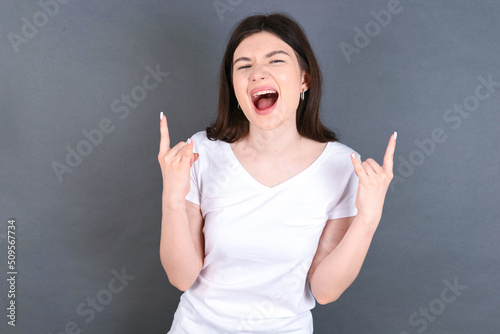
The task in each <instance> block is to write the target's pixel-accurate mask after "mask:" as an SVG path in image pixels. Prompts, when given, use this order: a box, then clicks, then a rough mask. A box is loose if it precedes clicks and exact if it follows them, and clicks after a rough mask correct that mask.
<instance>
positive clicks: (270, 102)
mask: <svg viewBox="0 0 500 334" xmlns="http://www.w3.org/2000/svg"><path fill="white" fill-rule="evenodd" d="M278 96H279V94H278V92H277V91H275V90H262V91H260V92H256V93H255V94H253V95H252V103H253V105H254V106H255V108H256V109H257V110H258V111H264V110H266V109H269V108H271V107H272V106H274V105H275V104H276V101H277V100H278Z"/></svg>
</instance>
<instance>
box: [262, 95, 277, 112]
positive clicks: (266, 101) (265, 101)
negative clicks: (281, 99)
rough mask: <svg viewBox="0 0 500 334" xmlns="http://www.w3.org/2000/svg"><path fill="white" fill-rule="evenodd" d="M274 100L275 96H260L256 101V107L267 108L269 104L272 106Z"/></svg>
mask: <svg viewBox="0 0 500 334" xmlns="http://www.w3.org/2000/svg"><path fill="white" fill-rule="evenodd" d="M275 101H276V99H275V98H272V97H261V98H260V99H259V100H258V101H257V108H258V109H259V110H264V109H267V108H269V107H270V106H272V105H273V104H274V102H275Z"/></svg>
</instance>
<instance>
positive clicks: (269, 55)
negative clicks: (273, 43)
mask: <svg viewBox="0 0 500 334" xmlns="http://www.w3.org/2000/svg"><path fill="white" fill-rule="evenodd" d="M277 54H284V55H287V56H288V57H290V55H289V54H288V53H287V52H285V51H283V50H276V51H271V52H269V53H268V54H266V55H265V57H266V58H271V57H272V56H275V55H277ZM239 61H250V58H248V57H240V58H238V59H236V60H235V61H234V62H233V65H234V64H236V63H237V62H239Z"/></svg>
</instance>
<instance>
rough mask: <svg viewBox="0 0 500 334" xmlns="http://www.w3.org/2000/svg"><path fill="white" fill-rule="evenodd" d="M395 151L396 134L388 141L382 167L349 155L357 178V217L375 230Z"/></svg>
mask: <svg viewBox="0 0 500 334" xmlns="http://www.w3.org/2000/svg"><path fill="white" fill-rule="evenodd" d="M395 149H396V132H395V133H394V134H393V135H392V136H391V138H390V139H389V144H388V145H387V150H386V152H385V156H384V164H383V165H382V166H380V165H379V164H378V163H377V162H376V161H375V160H373V159H371V158H368V159H366V160H365V161H363V162H360V161H359V159H358V157H357V156H356V155H355V154H354V153H353V154H351V162H352V164H353V166H354V171H355V173H356V175H357V176H358V177H359V187H358V193H357V195H356V208H357V209H358V216H359V217H362V219H363V220H364V221H366V222H367V223H368V224H369V225H371V226H373V227H375V228H376V227H377V226H378V223H379V222H380V219H381V218H382V209H383V207H384V200H385V195H386V193H387V189H388V188H389V184H390V183H391V180H392V178H393V172H392V166H393V158H394V151H395ZM353 155H354V157H353Z"/></svg>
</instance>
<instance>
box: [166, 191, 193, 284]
mask: <svg viewBox="0 0 500 334" xmlns="http://www.w3.org/2000/svg"><path fill="white" fill-rule="evenodd" d="M160 259H161V262H162V265H163V268H164V269H165V272H166V273H167V276H168V279H169V281H170V283H172V285H174V286H175V287H177V288H178V289H179V290H182V291H185V290H187V289H188V288H189V287H190V286H191V285H192V284H193V283H194V282H195V281H196V278H197V277H198V274H199V273H200V271H201V269H202V267H203V259H202V257H201V256H200V250H197V249H196V246H195V244H194V242H193V237H192V234H191V231H190V228H189V222H188V216H187V212H186V205H185V201H182V202H180V201H179V202H178V203H175V202H172V201H169V200H168V198H167V197H166V196H165V194H164V195H163V198H162V222H161V240H160Z"/></svg>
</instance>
